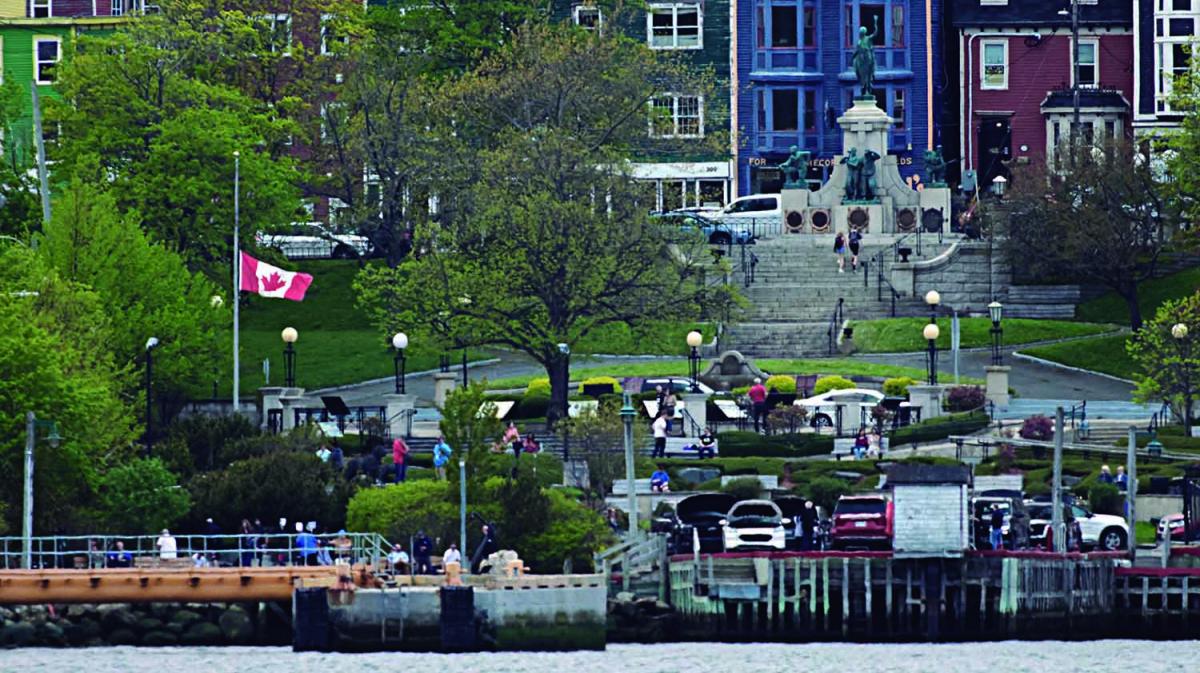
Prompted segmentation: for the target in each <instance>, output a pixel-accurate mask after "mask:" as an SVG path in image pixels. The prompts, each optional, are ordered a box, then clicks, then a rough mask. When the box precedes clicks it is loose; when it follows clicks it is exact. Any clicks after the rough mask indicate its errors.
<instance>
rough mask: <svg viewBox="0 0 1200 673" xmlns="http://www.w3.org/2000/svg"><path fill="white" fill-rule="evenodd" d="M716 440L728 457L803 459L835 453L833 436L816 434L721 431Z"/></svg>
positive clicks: (723, 453) (723, 454)
mask: <svg viewBox="0 0 1200 673" xmlns="http://www.w3.org/2000/svg"><path fill="white" fill-rule="evenodd" d="M717 441H718V443H719V446H720V451H721V455H722V456H724V457H729V458H742V457H753V456H761V457H771V458H802V457H805V456H819V455H822V454H830V453H832V452H833V438H832V437H827V436H824V435H818V434H815V433H812V434H796V435H771V436H768V437H764V436H762V435H760V434H758V433H756V432H741V431H732V432H722V433H719V434H718V435H717Z"/></svg>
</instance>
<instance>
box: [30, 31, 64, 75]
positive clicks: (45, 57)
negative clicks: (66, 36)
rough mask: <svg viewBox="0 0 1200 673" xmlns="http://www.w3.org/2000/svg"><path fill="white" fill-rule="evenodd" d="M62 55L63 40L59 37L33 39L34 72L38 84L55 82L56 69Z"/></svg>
mask: <svg viewBox="0 0 1200 673" xmlns="http://www.w3.org/2000/svg"><path fill="white" fill-rule="evenodd" d="M61 56H62V41H61V40H60V39H59V38H57V37H37V38H34V39H33V58H34V62H33V72H34V77H35V78H36V80H37V83H38V84H54V80H55V74H54V69H55V67H57V66H58V60H59V58H60V57H61Z"/></svg>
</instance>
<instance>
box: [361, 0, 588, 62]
mask: <svg viewBox="0 0 1200 673" xmlns="http://www.w3.org/2000/svg"><path fill="white" fill-rule="evenodd" d="M606 4H607V3H606ZM551 5H552V3H548V2H540V1H538V0H446V1H443V2H434V3H430V2H422V1H421V0H392V2H390V3H389V4H388V7H387V9H386V10H384V11H385V12H386V13H387V14H388V15H390V16H391V21H392V23H393V25H394V27H395V28H396V29H397V31H398V32H400V33H402V34H404V35H406V36H407V39H408V40H409V41H410V42H411V43H412V44H413V46H414V48H415V49H418V50H421V51H424V52H428V53H431V54H437V55H438V62H439V65H438V68H439V69H440V70H443V71H445V72H447V73H454V72H461V71H466V70H470V69H472V68H473V67H475V66H476V65H478V64H479V62H480V61H482V60H484V59H486V58H487V57H489V56H490V55H492V54H494V53H495V52H496V51H498V50H500V49H501V48H502V47H503V45H504V44H506V43H507V42H508V41H509V40H511V39H512V38H513V36H514V34H515V33H517V32H518V31H519V30H520V29H521V28H522V27H523V26H524V25H526V24H527V23H530V22H533V23H537V22H545V21H547V20H549V18H550V9H551ZM381 13H382V12H381Z"/></svg>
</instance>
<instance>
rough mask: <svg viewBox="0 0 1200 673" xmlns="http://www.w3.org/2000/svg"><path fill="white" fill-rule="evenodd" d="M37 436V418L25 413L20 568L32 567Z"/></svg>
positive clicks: (29, 412) (30, 412)
mask: <svg viewBox="0 0 1200 673" xmlns="http://www.w3.org/2000/svg"><path fill="white" fill-rule="evenodd" d="M36 434H37V416H35V415H34V414H33V412H32V411H27V412H25V499H24V503H23V508H24V511H23V512H22V517H23V518H22V520H21V541H22V545H21V567H22V568H24V569H26V570H29V569H30V568H32V567H33V442H34V441H35V438H36Z"/></svg>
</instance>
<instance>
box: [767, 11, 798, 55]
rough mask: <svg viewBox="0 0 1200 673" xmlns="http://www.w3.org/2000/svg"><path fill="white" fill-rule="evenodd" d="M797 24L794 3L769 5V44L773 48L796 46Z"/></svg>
mask: <svg viewBox="0 0 1200 673" xmlns="http://www.w3.org/2000/svg"><path fill="white" fill-rule="evenodd" d="M798 28H799V25H798V24H797V23H796V6H795V5H772V6H771V46H772V47H774V48H777V49H778V48H784V49H787V48H793V49H794V48H796V47H797V46H799V44H800V36H799V34H798V30H797V29H798Z"/></svg>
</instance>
